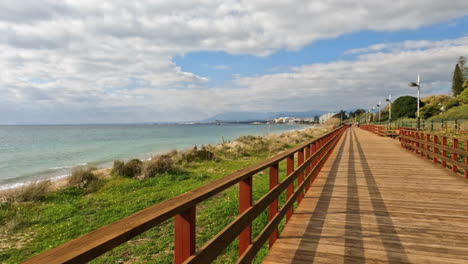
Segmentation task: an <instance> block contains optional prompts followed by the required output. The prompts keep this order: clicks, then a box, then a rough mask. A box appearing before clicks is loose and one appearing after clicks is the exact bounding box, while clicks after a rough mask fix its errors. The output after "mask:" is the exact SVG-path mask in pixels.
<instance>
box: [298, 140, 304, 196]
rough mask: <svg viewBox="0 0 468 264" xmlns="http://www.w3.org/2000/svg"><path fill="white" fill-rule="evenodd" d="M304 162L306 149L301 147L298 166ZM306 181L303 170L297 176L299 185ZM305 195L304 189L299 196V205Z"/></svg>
mask: <svg viewBox="0 0 468 264" xmlns="http://www.w3.org/2000/svg"><path fill="white" fill-rule="evenodd" d="M303 163H304V149H301V150H299V151H298V152H297V167H298V168H299V166H301V165H302V164H303ZM303 181H304V172H301V173H300V174H299V176H298V177H297V186H299V185H301V183H302V182H303ZM303 197H304V190H302V192H301V193H300V194H299V196H298V197H297V204H298V205H299V204H300V203H301V201H302V198H303Z"/></svg>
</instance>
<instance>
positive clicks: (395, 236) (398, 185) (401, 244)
mask: <svg viewBox="0 0 468 264" xmlns="http://www.w3.org/2000/svg"><path fill="white" fill-rule="evenodd" d="M264 263H468V180H465V179H463V178H462V177H461V176H460V177H459V176H457V175H455V174H453V173H451V172H450V171H449V170H447V169H443V168H441V167H440V166H436V165H433V164H432V163H431V162H430V161H427V160H425V159H423V158H421V157H419V156H417V155H415V154H413V153H411V152H409V151H407V150H405V149H403V148H402V147H400V145H399V142H398V141H397V140H394V139H390V138H383V137H378V136H376V135H374V134H372V133H370V132H367V131H364V130H361V129H359V128H351V129H348V131H347V132H346V133H345V135H343V137H342V139H341V141H340V143H339V144H338V145H337V146H336V148H335V151H334V153H333V154H332V156H331V157H330V159H329V160H328V161H327V163H326V164H325V166H324V168H323V169H322V171H321V172H320V174H319V176H318V177H317V179H316V180H315V182H314V183H313V184H312V186H311V188H310V190H309V191H308V193H307V194H306V196H305V197H304V199H303V201H302V203H301V204H300V205H299V206H298V208H297V210H296V211H295V213H294V215H293V216H292V218H291V219H290V221H289V222H288V223H287V225H286V226H285V228H284V230H283V232H282V233H281V235H280V237H279V238H278V240H277V241H276V243H275V244H274V245H273V247H272V248H271V250H270V252H269V253H268V255H267V256H266V258H265V260H264Z"/></svg>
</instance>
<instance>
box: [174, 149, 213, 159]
mask: <svg viewBox="0 0 468 264" xmlns="http://www.w3.org/2000/svg"><path fill="white" fill-rule="evenodd" d="M181 160H182V161H185V162H194V161H198V162H200V161H207V160H215V154H214V153H213V152H211V151H209V150H208V149H207V148H206V147H205V146H202V147H201V149H200V150H199V149H198V147H197V146H195V147H194V148H193V149H192V150H190V151H188V152H186V153H182V157H181Z"/></svg>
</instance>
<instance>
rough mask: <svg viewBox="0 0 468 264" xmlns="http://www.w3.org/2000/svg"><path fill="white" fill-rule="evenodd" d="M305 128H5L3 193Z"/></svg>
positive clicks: (0, 151)
mask: <svg viewBox="0 0 468 264" xmlns="http://www.w3.org/2000/svg"><path fill="white" fill-rule="evenodd" d="M305 127H306V126H305V125H295V124H281V125H251V124H221V125H218V124H123V125H122V124H120V125H0V190H5V189H9V188H15V187H18V186H21V185H23V184H25V183H28V182H32V181H38V180H46V179H51V180H54V179H59V178H62V177H66V176H67V175H69V174H70V172H71V169H72V168H73V167H76V166H85V165H93V166H97V167H98V168H105V167H111V166H112V162H113V161H114V160H128V159H131V158H140V159H148V158H151V156H152V155H156V154H161V153H165V152H168V151H170V150H173V149H178V150H182V149H187V148H191V147H193V146H195V145H198V146H200V145H206V144H219V143H222V142H223V141H232V140H234V139H236V138H238V137H240V136H243V135H256V136H265V135H268V134H275V133H280V132H286V131H293V130H299V129H303V128H305Z"/></svg>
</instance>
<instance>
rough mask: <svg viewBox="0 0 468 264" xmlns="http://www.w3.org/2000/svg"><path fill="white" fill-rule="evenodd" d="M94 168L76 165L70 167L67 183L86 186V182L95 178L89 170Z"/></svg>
mask: <svg viewBox="0 0 468 264" xmlns="http://www.w3.org/2000/svg"><path fill="white" fill-rule="evenodd" d="M93 169H94V168H87V167H76V168H73V169H72V173H71V176H70V178H68V184H69V185H71V186H78V187H86V185H87V184H88V183H90V182H91V181H92V180H94V179H96V175H94V174H93V173H92V172H91V171H92V170H93Z"/></svg>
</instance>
